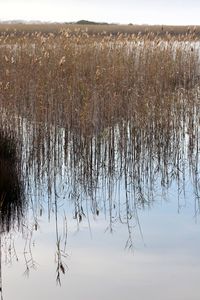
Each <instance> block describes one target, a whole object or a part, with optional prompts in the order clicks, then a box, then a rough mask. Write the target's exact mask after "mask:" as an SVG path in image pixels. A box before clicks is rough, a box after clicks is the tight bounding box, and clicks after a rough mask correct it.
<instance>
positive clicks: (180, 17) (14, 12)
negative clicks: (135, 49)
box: [0, 0, 200, 25]
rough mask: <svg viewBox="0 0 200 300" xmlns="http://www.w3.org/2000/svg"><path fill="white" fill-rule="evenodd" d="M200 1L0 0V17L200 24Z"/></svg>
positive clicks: (123, 22) (125, 22) (7, 18)
mask: <svg viewBox="0 0 200 300" xmlns="http://www.w3.org/2000/svg"><path fill="white" fill-rule="evenodd" d="M199 13H200V0H190V1H189V0H101V1H99V0H0V20H13V19H15V20H16V19H23V20H41V21H59V22H65V21H66V22H69V21H78V20H80V19H87V20H94V21H102V22H103V21H105V22H115V23H122V24H127V23H138V24H185V25H200V17H199Z"/></svg>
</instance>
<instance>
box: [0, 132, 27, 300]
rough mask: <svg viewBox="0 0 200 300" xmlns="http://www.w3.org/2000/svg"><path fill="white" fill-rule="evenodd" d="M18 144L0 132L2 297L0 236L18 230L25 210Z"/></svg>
mask: <svg viewBox="0 0 200 300" xmlns="http://www.w3.org/2000/svg"><path fill="white" fill-rule="evenodd" d="M17 149H18V144H17V142H16V141H15V138H14V136H13V134H12V133H9V132H4V131H0V292H1V299H3V295H2V235H4V234H5V233H8V232H9V231H10V230H11V229H15V227H16V226H17V228H18V229H19V227H20V225H21V224H22V219H23V215H24V210H25V196H24V189H23V181H22V178H21V175H20V174H21V171H20V154H19V153H18V151H17Z"/></svg>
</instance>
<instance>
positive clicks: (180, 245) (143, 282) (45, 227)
mask: <svg viewBox="0 0 200 300" xmlns="http://www.w3.org/2000/svg"><path fill="white" fill-rule="evenodd" d="M169 194H170V196H169V201H167V202H166V201H164V200H163V199H162V197H159V199H157V200H158V201H156V202H155V204H154V205H153V207H152V208H151V209H147V210H139V211H138V217H139V220H140V226H141V230H142V234H143V239H142V237H141V233H140V232H139V230H138V226H135V227H134V228H132V233H133V235H132V236H133V251H128V250H125V249H124V246H125V244H126V240H127V237H128V231H127V226H126V225H122V224H119V223H117V222H116V223H115V224H114V225H113V233H110V232H109V230H107V231H106V229H107V226H108V220H107V219H105V218H104V216H99V217H97V218H96V219H95V220H94V218H93V217H92V216H90V226H91V228H90V229H89V226H88V221H87V220H83V222H82V223H81V225H80V226H79V230H77V224H76V222H75V221H74V220H73V219H72V214H71V212H70V211H68V210H67V212H66V217H67V220H68V237H67V245H66V249H65V254H66V255H67V256H66V257H64V256H62V262H63V265H64V266H65V267H66V273H65V275H64V274H61V286H59V285H58V284H56V277H57V262H56V261H57V257H56V256H57V254H56V251H57V249H56V234H55V221H54V220H52V221H51V222H47V220H46V218H45V217H44V218H40V219H39V222H38V223H39V225H38V231H36V232H34V234H33V236H32V240H31V244H30V248H29V244H28V245H27V248H26V249H24V245H25V241H24V240H22V239H21V237H19V236H18V235H17V236H16V237H15V250H16V253H14V251H13V250H14V249H12V250H11V252H12V253H11V254H10V255H9V254H8V253H7V257H6V260H7V263H6V265H5V264H4V263H3V269H2V272H3V294H4V299H27V298H28V299H35V298H37V299H55V298H57V299H66V298H67V299H68V298H69V299H80V300H81V299H110V298H111V297H113V298H115V299H122V297H123V298H124V299H133V297H134V298H136V299H139V300H140V299H141V300H142V299H152V300H153V299H166V300H167V299H174V300H175V299H185V300H187V299H198V298H199V276H200V257H199V251H200V227H199V222H198V218H197V220H196V218H195V217H194V214H195V212H194V202H193V199H192V198H191V190H190V188H189V187H188V189H187V193H186V197H185V199H182V200H181V201H183V202H182V203H181V208H180V209H179V210H180V211H179V213H178V212H177V210H178V206H177V196H176V192H175V191H173V189H172V190H171V191H170V192H169ZM62 215H63V207H62V208H60V216H62ZM58 223H59V224H58V228H59V232H60V233H62V231H63V224H62V218H61V217H60V218H59V221H58ZM61 236H62V234H61ZM9 242H10V241H9V240H7V247H8V244H9ZM63 242H64V241H63V240H62V243H61V248H62V249H64V244H63ZM30 250H31V252H32V253H30ZM24 252H27V253H25V254H24ZM63 254H64V253H63ZM3 256H4V259H5V253H4V255H3ZM10 256H12V258H11V257H10ZM16 256H17V258H18V261H16ZM26 261H27V262H26ZM27 267H30V273H29V272H28V270H27ZM28 273H29V276H28Z"/></svg>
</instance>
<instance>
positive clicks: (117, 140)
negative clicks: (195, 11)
mask: <svg viewBox="0 0 200 300" xmlns="http://www.w3.org/2000/svg"><path fill="white" fill-rule="evenodd" d="M108 32H109V31H108ZM0 54H1V55H0V65H1V68H0V110H1V119H0V126H1V130H2V132H4V133H5V134H4V135H3V136H2V137H1V145H0V162H1V161H4V164H5V165H6V164H7V160H8V159H7V158H6V157H5V155H7V154H4V150H3V149H6V150H5V151H8V150H7V148H6V147H7V146H6V145H7V144H5V143H4V141H6V140H5V139H7V137H9V136H13V137H15V147H14V148H16V149H18V151H19V156H18V160H17V161H18V163H17V166H16V167H15V163H14V164H13V162H12V159H15V152H13V151H15V150H14V149H13V142H12V138H11V144H10V145H11V150H10V152H9V153H10V154H9V155H10V156H11V157H10V159H11V161H10V163H11V164H12V165H14V171H13V170H11V171H9V168H7V167H6V170H7V171H8V172H12V176H13V177H15V180H16V185H14V186H13V185H12V189H13V188H15V189H16V192H15V193H14V194H15V195H16V197H17V198H20V199H21V200H20V201H23V203H26V205H25V206H24V207H25V208H26V210H27V211H28V210H29V209H30V210H31V212H32V220H33V224H34V227H33V228H34V230H37V228H38V218H39V217H41V216H42V214H43V211H44V210H45V209H47V211H48V217H49V218H51V216H52V214H53V215H55V216H56V219H55V220H56V224H57V223H58V212H59V207H60V206H61V204H62V203H66V202H68V203H70V205H71V207H72V213H73V216H74V218H75V219H76V220H77V226H80V223H81V221H82V220H83V219H85V218H87V217H88V216H89V215H90V214H92V215H93V216H94V217H95V218H97V217H98V216H99V215H100V214H105V215H106V218H107V220H108V228H109V230H110V231H112V230H113V225H114V224H116V222H119V223H121V224H125V226H127V230H128V238H127V242H126V247H127V248H132V247H133V241H132V230H133V228H134V226H135V225H136V224H137V225H138V226H139V221H138V218H137V209H139V208H145V207H151V205H152V204H153V202H154V201H155V199H156V194H157V193H158V191H159V193H162V196H163V197H165V195H166V194H167V191H168V190H169V189H170V187H171V186H172V185H173V184H175V185H176V188H177V195H180V194H184V191H185V183H186V182H188V180H190V183H191V186H192V196H191V197H192V199H193V202H194V213H195V215H197V214H198V212H199V200H200V181H199V147H200V146H199V138H200V131H199V120H200V89H199V83H200V65H199V63H200V61H199V54H200V52H199V41H198V38H197V36H196V34H195V31H193V32H189V33H188V32H187V34H183V35H181V34H177V35H171V34H169V33H166V34H164V35H160V34H156V33H154V32H146V33H145V32H144V33H143V34H140V33H136V34H135V33H131V34H128V33H116V34H110V33H109V34H104V35H100V34H99V33H95V32H94V33H92V34H91V33H90V32H88V30H86V31H85V30H82V29H81V28H79V27H76V28H75V29H74V30H73V31H72V30H71V29H69V28H62V29H60V30H59V33H55V32H45V33H44V32H40V31H31V30H29V31H28V30H24V31H22V32H18V31H8V30H7V31H5V32H4V31H1V32H0ZM4 136H5V137H4ZM6 143H7V142H6ZM5 153H8V152H5ZM1 166H2V165H1ZM12 168H13V167H12ZM4 172H5V171H3V170H2V167H0V176H1V178H6V177H5V176H4ZM12 176H10V175H8V178H9V180H8V181H7V183H6V184H7V187H8V189H9V190H10V188H9V187H10V184H11V183H12V182H11V181H12V180H13V177H12ZM18 176H19V177H18ZM18 178H19V179H18ZM19 182H20V184H19ZM2 185H4V181H1V185H0V191H3V192H1V198H2V197H3V195H4V190H3V189H2V187H1V186H2ZM19 186H21V187H23V189H19V188H18V187H19ZM12 189H11V190H10V191H9V192H8V194H7V196H6V197H9V200H8V202H9V201H10V202H9V203H11V206H13V205H14V204H13V203H14V202H16V201H18V200H17V199H15V197H14V198H13V196H12V197H10V196H9V195H10V193H11V194H12V195H13V193H12ZM22 190H23V192H22ZM17 195H19V197H18V196H17ZM177 199H178V198H177ZM8 202H7V203H8ZM16 205H17V203H16ZM11 206H10V207H11ZM178 206H179V203H178V200H177V207H178ZM17 207H18V206H17ZM19 207H20V211H19V210H18V209H17V210H14V215H17V217H19V216H20V215H21V205H20V206H19ZM6 209H7V208H6ZM11 213H12V212H11ZM5 216H6V214H5ZM23 216H24V215H23ZM3 217H4V213H3V212H2V211H1V218H3ZM29 217H30V215H29ZM26 221H27V222H29V221H28V218H27V220H26ZM23 222H25V220H24V221H23ZM23 226H24V223H23ZM23 226H22V227H23ZM56 236H57V248H58V251H57V254H58V256H57V258H58V269H57V271H58V278H57V279H58V281H59V280H60V277H59V276H60V273H59V272H63V273H64V272H65V270H64V266H63V263H62V253H61V252H62V251H61V246H60V243H61V240H60V236H59V231H58V227H57V225H56Z"/></svg>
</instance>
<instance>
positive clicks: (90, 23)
mask: <svg viewBox="0 0 200 300" xmlns="http://www.w3.org/2000/svg"><path fill="white" fill-rule="evenodd" d="M75 24H79V25H109V23H106V22H94V21H88V20H80V21H78V22H76V23H75Z"/></svg>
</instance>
